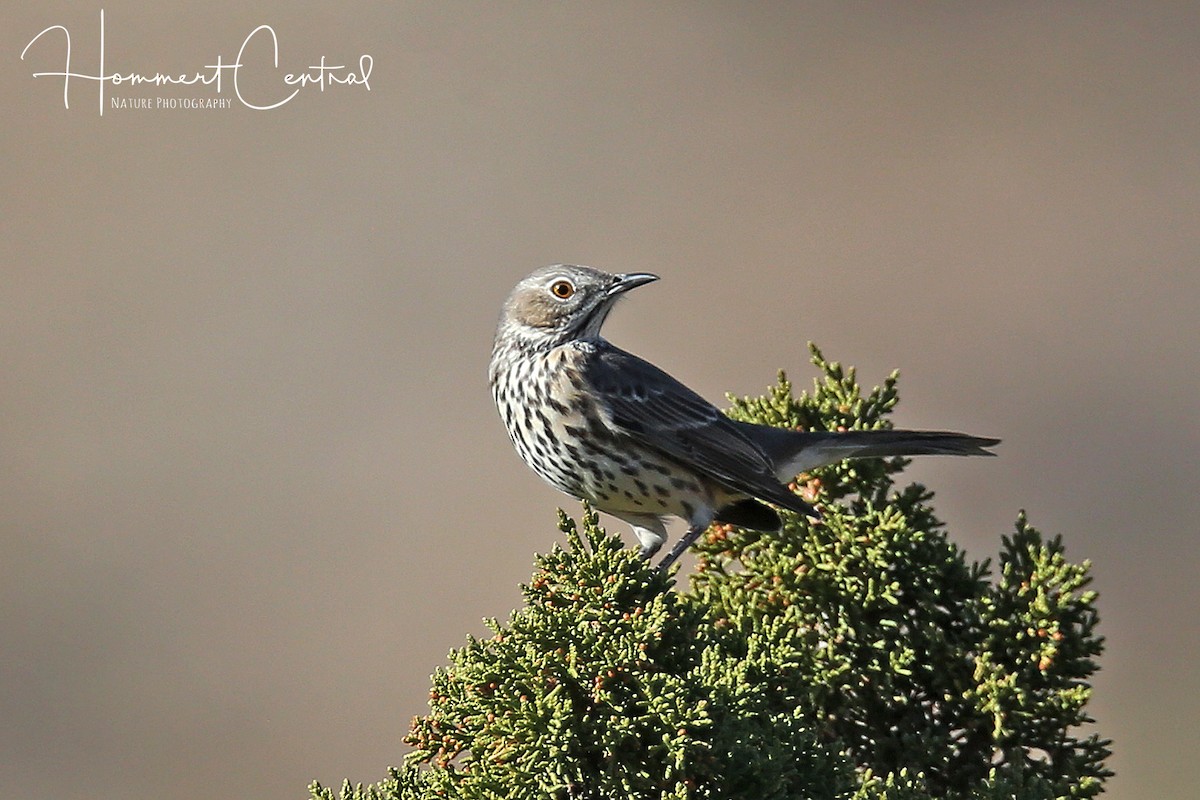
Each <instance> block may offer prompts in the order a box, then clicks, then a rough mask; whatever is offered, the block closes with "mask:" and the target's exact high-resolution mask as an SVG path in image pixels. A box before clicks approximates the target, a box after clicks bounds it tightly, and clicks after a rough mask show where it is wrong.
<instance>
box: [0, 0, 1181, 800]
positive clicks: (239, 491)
mask: <svg viewBox="0 0 1200 800" xmlns="http://www.w3.org/2000/svg"><path fill="white" fill-rule="evenodd" d="M103 5H104V8H105V10H106V35H105V61H106V70H107V71H109V72H113V71H117V72H122V73H128V72H133V71H136V72H140V73H142V74H149V75H152V74H154V73H155V72H158V71H161V72H164V73H180V72H195V71H197V70H203V68H204V67H205V66H206V65H210V64H213V63H215V59H216V57H217V56H218V55H220V56H221V57H222V59H223V63H226V64H228V63H231V62H232V61H233V60H234V58H235V56H236V54H237V50H238V48H239V46H240V45H241V43H242V41H243V40H244V39H245V38H246V36H247V34H249V32H250V31H251V30H253V29H254V28H255V27H256V26H258V25H260V24H269V25H271V26H272V27H273V29H274V30H275V32H276V33H277V35H278V37H279V46H280V67H281V69H280V70H279V71H278V72H276V71H275V70H273V69H271V68H270V64H269V57H270V53H269V49H268V46H269V45H268V43H267V41H266V40H256V42H255V46H254V48H250V49H248V51H247V56H246V57H245V59H244V60H245V61H246V62H247V63H251V62H252V63H253V64H254V65H255V69H254V70H253V71H251V70H249V69H247V73H246V75H245V76H244V80H245V81H246V84H247V85H252V86H253V87H254V90H255V91H261V92H262V93H263V95H264V96H265V95H266V94H267V93H269V92H280V87H281V84H280V83H279V80H280V77H279V76H280V75H281V74H282V73H283V72H294V71H300V70H303V69H304V68H305V67H306V66H307V65H309V64H313V63H316V60H317V59H319V58H320V56H322V55H324V56H326V57H327V63H328V64H357V61H358V57H359V55H361V54H364V53H366V54H370V55H371V56H372V57H373V58H374V69H373V72H372V75H371V79H370V84H371V88H370V91H369V92H367V91H365V90H364V89H362V88H361V87H359V88H346V87H331V88H327V89H326V91H324V92H320V91H318V90H317V89H316V88H315V87H311V88H308V89H305V90H304V91H303V92H302V93H301V94H300V95H299V96H298V97H296V99H295V100H293V101H292V102H290V103H288V104H287V105H285V106H282V107H280V108H278V109H275V110H272V111H252V110H250V109H248V108H245V107H243V106H241V105H240V104H239V103H237V102H236V98H235V96H234V95H233V93H232V91H231V87H230V85H229V83H228V80H229V76H228V75H226V76H225V79H226V83H225V85H224V87H223V90H222V93H221V95H220V96H221V97H225V98H234V105H233V107H232V108H230V109H227V110H191V111H189V110H162V111H157V110H139V111H132V110H124V111H121V110H112V109H106V110H105V113H104V116H103V117H101V116H100V115H99V113H98V108H97V94H96V91H97V87H96V84H95V83H94V82H88V81H83V80H77V81H76V82H74V83H73V84H72V87H71V95H70V101H71V102H70V109H69V110H67V109H64V108H63V99H62V83H61V81H60V80H59V79H56V78H51V77H43V78H36V79H35V78H33V77H32V73H33V72H35V71H44V70H62V59H63V57H64V55H65V51H64V44H63V38H62V36H61V32H57V33H49V34H47V35H46V36H45V37H43V38H42V40H39V42H38V43H37V44H35V45H34V46H33V47H31V48H30V52H29V53H28V54H27V56H26V59H25V60H24V61H21V60H20V58H19V57H20V53H21V50H22V49H23V48H24V47H25V46H26V44H27V43H28V42H29V41H30V39H32V38H33V37H34V36H35V35H36V34H37V33H38V32H39V31H41V30H42V29H44V28H46V27H48V26H51V25H56V24H58V25H64V26H66V27H67V28H68V29H69V30H70V31H71V34H72V44H73V54H72V55H73V65H72V66H73V68H74V69H75V70H77V71H82V72H88V71H90V72H92V73H94V72H95V71H96V67H97V61H98V56H99V6H98V5H97V6H92V5H89V4H78V3H66V2H61V3H59V2H41V3H34V4H25V5H23V6H21V7H20V8H17V7H15V6H14V4H9V6H8V7H6V9H5V10H4V11H3V12H2V13H0V17H2V21H3V24H2V25H0V31H2V33H0V53H2V54H3V61H2V63H3V70H2V71H0V87H2V88H0V102H2V103H3V107H4V110H5V114H4V116H5V126H4V127H5V131H4V133H3V137H2V139H0V142H2V150H3V172H2V176H3V177H2V180H3V186H4V191H3V194H2V197H0V202H2V203H3V206H2V208H0V228H2V231H3V235H2V236H0V265H2V271H0V370H2V373H3V381H2V383H0V420H2V422H0V453H2V455H0V536H2V537H3V538H2V547H3V551H2V553H3V554H2V557H0V641H2V642H3V650H2V659H0V794H2V795H4V796H12V797H15V796H18V795H23V794H28V795H37V796H43V797H55V798H59V799H60V800H71V799H72V798H85V797H87V798H96V797H105V798H107V797H112V798H120V797H136V796H142V797H172V798H181V799H183V800H187V799H188V798H200V797H206V798H209V797H254V798H288V797H292V798H296V797H302V796H304V795H305V786H306V784H307V783H308V781H309V780H310V779H312V778H319V779H320V780H322V781H324V782H326V783H338V782H340V780H341V778H342V777H343V776H350V777H352V778H353V779H355V780H364V781H373V780H377V779H379V778H381V777H382V776H383V774H384V768H385V767H386V766H387V765H388V764H393V763H397V762H398V761H399V760H400V759H401V758H402V756H403V753H404V752H405V748H404V746H403V745H402V743H401V737H402V736H403V734H404V732H405V731H406V729H407V725H408V721H409V719H410V717H411V716H412V715H413V714H416V713H419V712H421V711H422V710H423V709H424V708H425V701H426V692H427V688H428V676H429V673H430V672H431V671H432V670H433V669H434V668H435V667H436V666H438V665H440V664H443V663H445V657H446V653H447V651H448V650H449V649H450V648H452V647H456V646H459V645H460V644H461V643H462V642H463V641H464V636H465V634H467V633H468V632H475V633H479V632H482V631H483V626H482V624H481V622H480V620H481V618H482V617H485V616H491V615H496V616H500V617H502V618H503V617H504V616H506V615H507V613H508V612H509V610H510V609H511V608H513V607H514V605H516V604H517V603H518V602H519V599H520V598H519V593H518V590H517V585H518V583H519V582H521V581H523V580H526V579H527V578H528V576H529V574H530V569H531V563H532V554H533V553H534V552H535V551H544V550H546V549H548V548H549V547H551V546H552V545H553V544H554V543H555V542H556V541H559V537H558V534H557V532H556V530H555V528H554V508H555V506H556V505H558V504H565V505H566V507H568V508H570V509H572V511H576V510H577V509H576V507H575V506H574V505H572V504H571V503H569V502H568V501H566V500H565V498H562V497H560V496H558V495H556V494H555V493H553V492H552V491H551V490H550V489H548V488H546V487H544V486H543V485H542V484H541V483H540V482H539V481H538V480H537V478H536V477H535V476H533V475H532V473H530V472H529V471H528V470H527V469H526V468H525V467H523V466H522V465H521V464H520V463H519V461H518V459H517V457H516V455H515V454H514V453H513V452H512V451H511V448H510V446H509V444H508V441H507V439H506V437H505V435H504V433H503V431H502V429H501V426H500V424H499V422H498V421H497V420H496V419H495V417H494V411H493V409H492V407H491V401H490V398H489V395H488V391H487V388H486V382H485V365H486V361H487V358H488V354H489V348H490V345H491V335H492V327H493V323H494V320H495V316H496V313H497V310H498V308H499V304H500V302H501V300H502V299H503V297H504V295H505V294H506V292H507V291H508V289H509V288H510V286H511V285H512V284H513V283H514V282H515V281H516V280H517V279H518V278H519V277H521V276H522V275H524V274H525V273H526V272H528V271H530V270H531V269H533V268H534V267H537V266H540V265H542V264H546V263H551V262H556V261H575V262H582V263H588V264H592V265H595V266H598V267H602V268H606V269H610V270H614V271H624V270H647V271H654V272H657V273H659V274H660V275H662V277H663V280H662V281H661V282H660V283H658V284H655V285H654V286H652V287H648V288H646V289H643V290H641V291H639V292H638V293H636V295H634V296H632V297H631V298H630V299H629V300H628V301H627V302H626V303H625V304H624V305H623V306H622V307H621V308H620V309H619V310H618V312H617V313H616V314H615V315H614V318H613V320H612V321H611V323H610V325H609V327H608V333H609V335H610V338H612V339H613V340H615V341H617V342H618V343H619V344H621V345H623V346H626V347H628V348H630V349H632V350H634V351H636V352H638V353H640V354H642V355H644V356H646V357H649V358H651V359H653V360H655V361H657V362H659V363H660V364H662V365H663V366H665V367H667V368H668V369H669V370H670V371H671V372H673V373H674V374H675V375H676V376H677V377H679V378H681V379H683V380H684V381H686V382H688V383H690V384H692V385H693V386H694V387H696V388H697V389H698V390H700V391H701V392H702V393H704V394H706V395H707V396H708V397H710V398H712V399H714V400H720V399H721V398H722V397H723V395H724V392H725V391H727V390H728V391H734V392H737V393H739V394H747V393H757V392H759V391H760V390H761V389H762V388H763V387H765V386H766V385H767V384H768V383H770V382H771V381H772V380H773V378H774V374H775V371H776V369H777V368H779V367H785V368H787V369H788V370H789V371H790V372H791V374H792V375H793V377H794V378H795V379H796V381H797V383H798V385H800V386H807V385H809V383H810V381H811V378H812V375H813V371H812V369H811V368H810V367H809V366H808V365H807V362H806V351H805V342H806V341H807V340H808V339H814V340H816V341H817V342H818V343H820V344H821V345H822V346H823V347H824V348H825V350H826V353H827V355H829V356H830V357H832V358H836V359H839V360H843V361H845V362H849V363H853V364H856V365H858V367H859V368H860V374H861V376H862V378H863V379H864V381H865V382H866V383H868V384H873V383H875V382H877V381H879V380H881V379H882V378H883V377H884V375H885V374H886V373H887V371H888V370H890V369H891V368H893V367H900V368H901V369H902V371H903V377H902V381H901V392H902V396H903V398H904V401H903V403H902V404H901V409H900V411H899V414H898V416H897V422H898V423H900V424H903V425H906V426H936V427H948V428H955V429H962V430H967V431H970V432H974V433H978V434H985V435H996V436H1002V437H1004V440H1005V442H1004V445H1003V447H1002V451H1001V453H1002V456H1003V457H1002V458H999V459H995V460H993V461H987V462H978V461H971V462H964V461H957V460H940V461H939V460H926V461H924V462H920V463H918V464H916V465H914V467H913V469H912V471H911V475H912V477H913V478H914V479H918V480H922V481H925V482H927V483H928V484H930V485H931V487H932V488H934V489H936V490H937V491H938V493H939V500H938V508H939V509H940V511H941V513H942V515H943V517H944V518H945V519H946V520H947V522H948V523H949V525H950V533H951V535H952V537H953V538H954V539H955V540H956V541H957V542H959V543H961V544H962V545H963V546H965V547H967V548H968V550H969V551H970V553H971V554H972V555H973V556H974V557H976V558H984V557H987V556H990V555H994V554H995V553H996V551H997V550H998V547H999V538H1000V536H1001V535H1002V534H1004V533H1007V532H1008V531H1009V530H1010V529H1011V524H1012V521H1013V519H1014V518H1015V517H1016V514H1017V511H1018V509H1020V508H1026V509H1028V511H1029V514H1030V517H1031V520H1032V521H1033V523H1034V524H1035V525H1037V526H1039V527H1041V528H1042V529H1043V530H1045V531H1046V532H1048V533H1062V534H1063V535H1064V536H1065V537H1066V541H1067V545H1068V555H1069V556H1071V557H1072V558H1074V559H1084V558H1087V559H1091V560H1092V561H1093V562H1094V565H1095V566H1094V571H1095V577H1096V587H1097V588H1098V589H1099V590H1100V591H1101V593H1102V597H1101V600H1100V608H1101V612H1102V618H1103V624H1102V632H1103V633H1104V634H1105V635H1106V636H1107V638H1108V652H1107V653H1106V655H1105V656H1104V658H1103V660H1102V667H1103V669H1102V672H1101V673H1100V675H1099V678H1098V680H1097V681H1096V696H1095V700H1094V702H1093V705H1092V707H1091V708H1092V711H1093V712H1094V715H1095V716H1096V718H1097V719H1098V722H1099V730H1100V732H1101V733H1102V734H1104V735H1106V736H1110V737H1112V738H1113V739H1114V740H1115V744H1114V749H1115V753H1116V754H1115V756H1114V757H1113V759H1112V766H1113V767H1114V768H1115V769H1116V770H1117V773H1118V775H1117V777H1116V778H1115V779H1113V781H1112V782H1111V784H1110V788H1111V790H1112V795H1111V796H1115V797H1131V798H1132V797H1160V798H1184V797H1191V796H1194V795H1192V793H1191V791H1189V790H1192V791H1194V779H1193V778H1192V777H1191V776H1190V772H1191V769H1190V768H1191V766H1192V765H1193V762H1194V759H1195V757H1196V756H1197V753H1198V751H1200V747H1198V746H1197V745H1198V738H1200V735H1198V734H1197V729H1198V727H1200V670H1198V669H1197V667H1196V657H1197V654H1198V651H1200V641H1198V637H1197V623H1196V618H1195V614H1196V611H1197V607H1198V605H1200V603H1198V600H1200V593H1198V591H1197V586H1196V579H1195V572H1196V569H1197V564H1198V556H1200V541H1198V537H1197V530H1196V527H1197V526H1196V519H1197V516H1198V514H1200V503H1198V502H1197V492H1196V482H1197V462H1198V458H1197V455H1196V454H1197V452H1200V424H1198V423H1200V413H1198V403H1197V396H1198V393H1200V378H1198V375H1200V356H1198V355H1197V339H1198V334H1200V324H1198V311H1197V303H1198V302H1200V269H1198V264H1200V236H1198V233H1200V202H1198V191H1200V7H1198V6H1196V4H1194V3H1189V2H1179V3H1165V2H1152V3H1141V4H1128V5H1126V4H1115V3H1113V4H1110V3H1087V4H1075V3H1070V4H1068V3H1057V4H1046V3H989V4H981V3H969V4H968V3H963V4H949V3H941V4H932V3H922V4H895V3H855V4H847V3H817V4H813V3H796V4H754V5H745V4H740V3H727V4H714V3H705V4H674V5H661V4H649V3H646V4H642V3H606V4H599V5H597V4H584V3H580V4H558V3H552V4H551V3H546V4H541V3H521V4H490V3H488V4H483V3H479V4H475V3H471V4H466V3H463V4H444V3H433V2H423V3H401V4H391V3H388V4H384V3H379V4H363V3H351V4H349V5H347V6H334V5H333V4H329V5H325V6H319V7H314V8H312V9H309V10H298V9H296V8H294V7H292V6H291V5H287V4H283V3H269V2H260V3H251V4H249V5H248V6H247V5H246V4H244V3H234V2H207V3H202V4H201V3H194V4H189V7H188V8H185V9H184V10H176V11H168V10H164V9H162V8H161V7H158V6H156V5H152V4H149V3H145V4H140V3H132V2H120V1H119V0H109V1H108V2H105V3H104V4H103ZM251 73H252V74H251ZM106 94H107V95H108V96H109V97H112V96H121V97H131V98H132V97H149V98H157V97H160V96H162V97H189V96H191V97H213V96H217V95H215V94H214V93H213V90H212V89H211V88H209V89H204V88H197V87H193V88H192V89H186V88H183V87H160V88H156V87H154V86H139V87H129V86H121V87H111V86H108V87H106Z"/></svg>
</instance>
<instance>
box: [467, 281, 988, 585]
mask: <svg viewBox="0 0 1200 800" xmlns="http://www.w3.org/2000/svg"><path fill="white" fill-rule="evenodd" d="M655 280H658V276H657V275H651V274H648V273H629V274H623V275H610V274H608V273H607V272H601V271H600V270H596V269H592V268H591V267H582V266H570V265H565V264H559V265H555V266H549V267H544V268H542V269H539V270H537V271H536V272H534V273H533V274H532V275H530V276H529V277H527V278H525V279H524V280H522V281H521V282H520V283H518V284H517V285H516V288H514V289H513V291H512V294H510V295H509V297H508V300H507V301H505V303H504V310H503V312H502V313H501V315H500V323H499V326H498V328H497V330H496V340H495V344H494V346H493V348H492V360H491V364H490V366H489V369H488V373H489V379H490V382H491V387H492V395H493V397H494V398H495V401H496V408H497V409H498V410H499V412H500V416H501V418H502V419H503V420H504V426H505V427H506V428H507V429H508V435H509V437H510V438H511V439H512V441H513V444H514V445H515V446H516V449H517V452H518V453H519V454H520V456H521V458H522V459H524V460H525V463H526V464H528V465H529V466H530V467H531V468H532V469H533V471H534V472H536V473H537V474H538V475H540V476H542V478H543V479H545V480H546V481H547V482H548V483H549V484H550V485H551V486H553V487H555V488H556V489H559V490H560V491H563V492H566V493H567V494H569V495H572V496H574V497H577V498H580V499H583V500H587V501H588V502H589V503H591V504H592V505H593V506H594V507H595V508H597V509H599V510H601V511H604V512H607V513H609V514H611V515H613V516H614V517H617V518H618V519H621V520H624V521H625V522H628V523H629V524H630V525H631V526H633V532H634V535H635V536H637V539H638V542H639V543H640V544H641V552H642V555H643V556H645V557H646V558H650V557H652V556H653V555H654V554H655V553H657V552H658V550H659V549H660V548H661V547H662V545H663V543H664V542H665V541H666V539H667V530H666V526H665V525H664V519H666V518H669V517H681V518H683V519H684V520H686V521H687V523H688V530H687V533H686V534H684V536H683V538H682V539H681V540H680V541H679V543H678V544H677V545H676V546H675V547H674V549H672V550H671V552H670V553H669V554H668V555H667V557H666V558H665V559H663V561H662V562H661V563H660V564H659V569H665V568H666V567H668V566H670V565H671V564H672V563H674V561H675V560H676V559H677V558H678V557H679V556H680V555H681V554H682V553H683V552H684V551H685V550H687V548H688V547H689V546H690V545H691V544H692V543H693V542H694V541H695V540H696V539H697V538H698V537H699V536H700V534H701V533H703V532H704V530H705V529H706V528H708V526H709V525H710V524H712V523H713V522H727V523H730V524H733V525H737V526H740V527H743V528H750V529H753V530H761V531H772V530H778V529H779V527H780V519H779V515H778V514H777V513H776V512H775V511H774V509H772V508H770V507H769V506H767V505H765V504H764V503H773V504H774V505H777V506H779V507H781V508H786V509H788V510H790V511H795V512H799V513H801V514H806V515H810V516H817V514H816V512H815V511H814V510H813V508H812V507H811V506H809V505H808V504H807V503H805V502H804V501H803V500H802V499H801V498H800V497H799V496H798V495H796V494H795V493H794V492H792V491H790V490H789V489H788V488H787V485H786V484H787V483H788V482H790V481H791V480H792V479H793V478H795V476H796V475H797V474H799V473H800V472H805V471H808V470H811V469H814V468H816V467H820V466H824V465H827V464H832V463H835V462H837V461H840V460H842V459H845V458H867V457H875V456H911V455H955V456H990V455H994V453H990V452H988V451H987V450H985V449H984V448H987V447H991V446H992V445H995V444H997V443H999V441H1000V440H999V439H985V438H980V437H977V436H968V435H966V434H962V433H948V432H942V431H899V430H881V431H845V432H824V431H805V432H801V431H790V430H783V429H780V428H772V427H769V426H765V425H753V424H750V423H746V422H737V421H734V420H731V419H729V418H728V417H726V416H725V415H724V414H722V413H721V412H720V411H719V410H718V409H717V408H716V407H715V406H713V405H712V404H710V403H709V402H707V401H706V400H704V398H702V397H700V395H698V394H696V393H695V392H693V391H692V390H691V389H689V388H687V387H686V386H684V385H683V384H682V383H680V382H679V381H677V380H675V379H674V378H672V377H671V376H670V375H668V374H667V373H665V372H663V371H662V370H661V369H659V368H658V367H656V366H654V365H653V364H651V363H649V362H648V361H645V360H643V359H641V358H638V357H637V356H635V355H632V354H630V353H627V352H625V351H624V350H621V349H620V348H617V347H614V346H613V345H611V344H609V343H608V342H607V341H605V340H604V339H603V338H601V336H600V327H601V325H603V324H604V320H605V318H606V317H607V316H608V313H609V311H611V310H612V308H613V306H614V305H615V304H616V302H617V300H618V299H619V298H620V297H621V296H622V295H623V294H625V293H626V292H628V291H629V290H630V289H633V288H636V287H638V286H642V285H644V284H647V283H650V282H651V281H655Z"/></svg>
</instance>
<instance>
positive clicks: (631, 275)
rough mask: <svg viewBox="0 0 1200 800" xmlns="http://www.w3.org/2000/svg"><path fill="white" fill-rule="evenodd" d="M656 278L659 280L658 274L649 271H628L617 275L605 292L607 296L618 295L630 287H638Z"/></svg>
mask: <svg viewBox="0 0 1200 800" xmlns="http://www.w3.org/2000/svg"><path fill="white" fill-rule="evenodd" d="M656 280H658V276H657V275H651V274H650V273H649V272H628V273H625V274H624V275H617V276H616V280H614V281H613V282H612V283H611V284H610V285H609V287H608V291H607V292H605V293H604V294H605V295H606V296H607V297H616V296H617V295H619V294H624V293H625V292H628V291H629V290H630V289H636V288H637V287H639V286H644V285H646V284H647V283H651V282H653V281H656Z"/></svg>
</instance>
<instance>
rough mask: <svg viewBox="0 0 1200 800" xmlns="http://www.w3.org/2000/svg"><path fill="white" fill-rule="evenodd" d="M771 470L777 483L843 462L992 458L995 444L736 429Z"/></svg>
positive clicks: (908, 435) (978, 439)
mask: <svg viewBox="0 0 1200 800" xmlns="http://www.w3.org/2000/svg"><path fill="white" fill-rule="evenodd" d="M739 427H740V428H741V429H742V431H743V432H744V433H745V434H746V435H747V436H749V437H750V438H751V439H752V440H754V441H755V442H757V443H758V445H759V446H760V447H762V448H763V450H764V452H766V454H767V455H768V456H769V457H770V458H771V460H772V461H773V462H774V463H775V465H776V470H775V471H776V474H777V476H778V477H779V478H780V480H790V479H791V478H793V477H795V476H796V475H797V474H799V473H801V472H807V471H809V470H812V469H816V468H817V467H823V466H826V465H828V464H834V463H836V462H838V461H841V460H843V459H847V458H876V457H887V456H925V455H935V456H994V455H996V454H995V453H993V452H991V451H989V450H988V449H987V448H989V447H993V446H995V445H997V444H999V443H1000V440H999V439H990V438H985V437H982V436H970V435H968V434H965V433H954V432H950V431H897V430H880V431H788V430H783V429H781V428H772V427H768V426H764V425H751V424H749V423H739Z"/></svg>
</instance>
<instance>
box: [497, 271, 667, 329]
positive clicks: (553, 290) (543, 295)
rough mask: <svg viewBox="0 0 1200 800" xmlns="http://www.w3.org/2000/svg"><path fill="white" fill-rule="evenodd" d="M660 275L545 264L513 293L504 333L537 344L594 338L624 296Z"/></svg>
mask: <svg viewBox="0 0 1200 800" xmlns="http://www.w3.org/2000/svg"><path fill="white" fill-rule="evenodd" d="M656 280H658V276H657V275H651V274H650V273H647V272H631V273H627V274H622V275H611V274H609V273H607V272H601V271H600V270H598V269H592V268H591V267H580V266H572V265H569V264H555V265H554V266H550V267H542V268H541V269H539V270H537V271H536V272H534V273H533V274H532V275H530V276H529V277H527V278H525V279H524V280H522V281H521V282H520V283H518V284H517V285H516V288H514V289H513V290H512V294H510V295H509V296H508V300H506V301H505V303H504V311H503V313H502V314H501V315H500V330H499V333H500V334H501V335H508V336H516V337H519V338H520V339H521V340H522V341H524V342H526V343H527V344H531V345H535V346H536V345H539V344H540V345H543V346H545V345H549V346H554V345H559V344H563V343H564V342H569V341H573V340H576V339H591V338H595V337H597V336H599V335H600V326H601V325H603V324H604V319H605V317H607V316H608V312H609V311H611V310H612V307H613V305H615V304H616V302H617V300H618V298H620V297H621V295H623V294H624V293H625V292H627V291H629V290H630V289H634V288H636V287H638V286H642V285H643V284H647V283H650V282H651V281H656Z"/></svg>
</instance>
